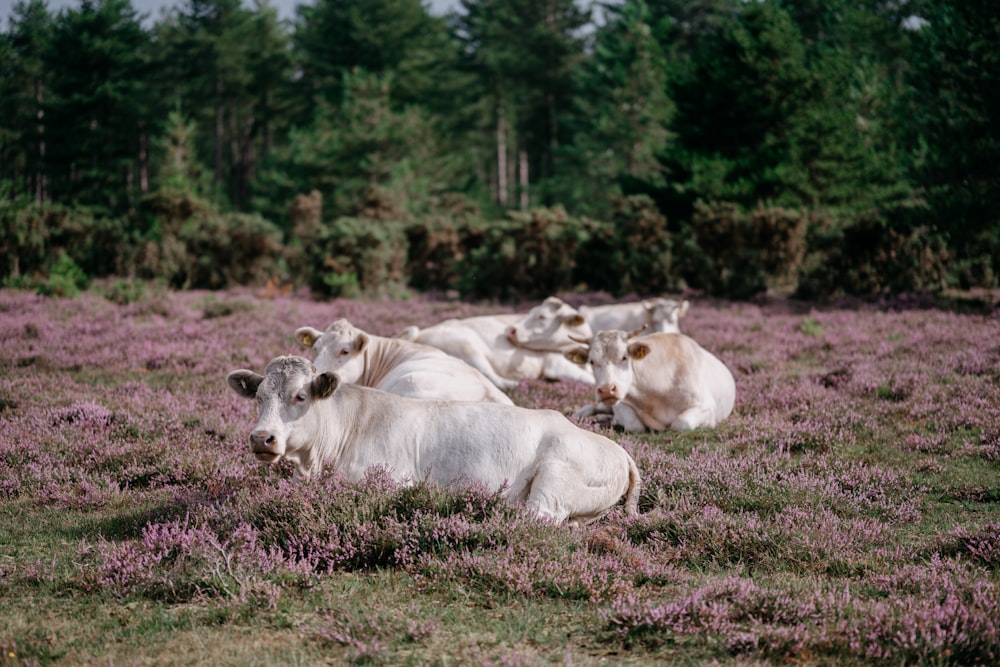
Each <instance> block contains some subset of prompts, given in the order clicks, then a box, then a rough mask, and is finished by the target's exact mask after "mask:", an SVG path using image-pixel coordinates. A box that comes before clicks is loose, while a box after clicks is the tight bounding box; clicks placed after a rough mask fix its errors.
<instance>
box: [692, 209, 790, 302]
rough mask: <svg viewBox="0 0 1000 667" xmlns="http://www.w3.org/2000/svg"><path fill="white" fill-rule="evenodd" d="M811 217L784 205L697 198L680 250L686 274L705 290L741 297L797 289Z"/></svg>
mask: <svg viewBox="0 0 1000 667" xmlns="http://www.w3.org/2000/svg"><path fill="white" fill-rule="evenodd" d="M808 220H809V217H808V216H807V215H804V214H802V213H799V212H797V211H793V210H790V209H785V208H778V207H766V206H758V207H757V208H756V209H754V210H753V211H749V212H747V211H744V210H742V209H741V208H740V207H739V206H738V205H737V204H733V203H730V202H713V203H711V204H706V203H704V202H698V203H697V204H696V205H695V211H694V215H693V216H692V219H691V226H690V230H689V236H688V238H687V239H686V242H685V243H684V245H683V249H682V251H681V252H680V254H681V255H682V257H681V265H682V267H683V269H682V270H683V274H684V277H685V279H686V280H688V281H689V282H690V283H691V285H692V286H694V287H698V288H701V289H704V290H705V291H706V292H709V293H711V294H715V295H718V296H726V297H732V298H737V299H745V298H748V297H751V296H753V295H754V294H757V293H760V292H764V291H767V290H769V289H770V290H779V291H785V290H789V289H790V288H794V286H795V278H796V276H797V273H798V270H799V267H800V266H801V264H802V261H803V259H804V257H805V252H806V228H807V221H808Z"/></svg>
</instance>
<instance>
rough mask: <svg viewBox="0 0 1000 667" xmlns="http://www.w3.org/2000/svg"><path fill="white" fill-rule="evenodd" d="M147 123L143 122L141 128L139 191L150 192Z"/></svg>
mask: <svg viewBox="0 0 1000 667" xmlns="http://www.w3.org/2000/svg"><path fill="white" fill-rule="evenodd" d="M148 140H149V138H148V137H147V136H146V124H145V123H142V124H141V125H140V128H139V193H140V194H142V195H148V194H149V151H148V150H147V145H146V142H147V141H148Z"/></svg>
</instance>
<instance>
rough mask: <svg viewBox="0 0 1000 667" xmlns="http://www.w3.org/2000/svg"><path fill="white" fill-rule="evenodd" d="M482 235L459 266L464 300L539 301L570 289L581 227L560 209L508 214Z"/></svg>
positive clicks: (582, 237) (581, 238)
mask: <svg viewBox="0 0 1000 667" xmlns="http://www.w3.org/2000/svg"><path fill="white" fill-rule="evenodd" d="M507 215H508V219H507V220H504V221H501V222H497V223H495V224H492V225H490V226H489V228H488V229H486V230H485V233H484V237H483V241H482V244H481V245H479V246H478V247H475V248H473V249H472V251H471V252H469V253H468V254H467V255H465V256H464V257H463V258H462V261H460V262H459V268H458V272H459V280H458V288H459V290H460V291H461V292H462V294H463V295H465V296H475V297H486V298H497V299H514V298H520V297H529V298H539V297H543V296H547V295H550V294H554V293H556V292H559V291H563V290H567V289H569V288H571V287H573V276H574V273H575V268H576V265H575V261H574V258H575V257H576V253H577V250H578V249H579V247H580V246H581V244H582V243H583V242H584V241H586V239H587V230H586V227H585V225H584V224H583V223H582V222H581V221H579V220H577V219H575V218H571V217H570V216H569V215H568V214H567V213H566V211H565V210H564V209H563V208H562V207H561V206H557V207H555V208H539V209H534V210H532V211H528V212H511V213H508V214H507Z"/></svg>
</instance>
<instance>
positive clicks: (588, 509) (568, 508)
mask: <svg viewBox="0 0 1000 667" xmlns="http://www.w3.org/2000/svg"><path fill="white" fill-rule="evenodd" d="M592 463H594V462H591V461H586V462H580V463H578V464H572V463H569V462H567V461H564V460H562V459H561V458H555V457H549V458H547V459H545V460H543V461H542V462H541V463H540V464H539V466H538V470H537V471H536V473H535V477H534V479H532V480H531V490H530V491H529V493H528V500H527V503H526V504H527V506H528V509H530V510H532V511H533V512H535V513H536V514H537V515H538V516H540V517H542V518H544V519H547V520H549V521H552V522H553V523H562V522H563V521H567V519H568V525H570V526H573V527H576V526H583V525H586V524H588V523H592V522H594V521H597V520H598V519H600V518H601V517H603V516H604V515H605V514H607V513H608V512H609V511H611V508H612V507H613V506H614V505H615V503H617V502H618V498H619V497H620V495H621V494H620V489H618V488H617V485H615V484H594V479H595V478H598V479H599V478H602V477H604V475H602V474H601V473H600V472H598V471H596V470H594V469H592V467H591V466H590V464H592ZM588 468H590V469H588ZM588 480H589V482H588Z"/></svg>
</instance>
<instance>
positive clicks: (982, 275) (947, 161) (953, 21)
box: [909, 0, 1000, 285]
mask: <svg viewBox="0 0 1000 667" xmlns="http://www.w3.org/2000/svg"><path fill="white" fill-rule="evenodd" d="M922 17H923V18H924V19H925V20H926V24H925V25H923V27H921V28H920V29H919V30H918V31H917V32H916V36H915V40H916V44H915V49H914V55H913V74H912V76H911V77H910V80H909V81H910V86H911V94H910V103H911V105H910V111H911V114H912V117H913V121H914V123H913V130H914V133H915V135H916V139H917V140H918V141H920V142H921V143H922V145H923V146H924V147H925V149H924V152H923V161H922V162H920V163H918V165H917V167H918V170H917V178H918V181H919V183H920V184H921V185H922V186H923V188H924V191H925V196H926V197H927V200H928V202H929V204H930V214H931V222H932V223H933V224H935V225H936V226H938V227H939V228H940V229H942V230H944V231H945V232H946V233H947V234H948V235H949V240H950V243H951V245H952V247H953V248H954V249H955V251H956V253H957V255H958V258H959V259H960V260H961V262H962V264H963V267H964V268H963V271H964V274H965V275H964V277H963V279H964V280H965V281H966V282H967V283H969V284H984V285H994V284H996V283H997V282H998V276H1000V215H998V213H997V208H996V203H995V202H996V198H997V193H998V192H1000V163H998V161H997V156H998V155H1000V125H998V119H1000V49H998V48H997V44H998V38H1000V5H998V4H997V3H996V2H992V1H991V0H968V1H966V0H962V1H958V0H934V1H933V2H929V3H928V4H927V6H926V9H925V12H924V13H923V14H922Z"/></svg>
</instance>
